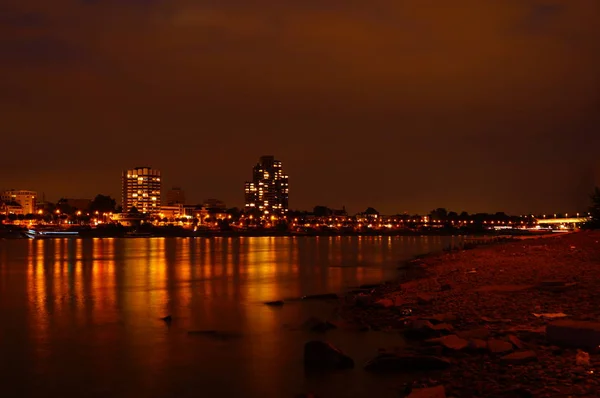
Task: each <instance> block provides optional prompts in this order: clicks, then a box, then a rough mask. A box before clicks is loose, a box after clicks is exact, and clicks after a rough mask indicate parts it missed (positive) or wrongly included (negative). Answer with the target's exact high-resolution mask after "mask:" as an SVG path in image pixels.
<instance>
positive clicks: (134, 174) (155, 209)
mask: <svg viewBox="0 0 600 398" xmlns="http://www.w3.org/2000/svg"><path fill="white" fill-rule="evenodd" d="M263 174H264V175H263ZM269 174H270V175H269ZM252 175H253V181H252V182H249V181H246V182H245V184H244V188H243V194H244V201H243V202H242V205H238V204H237V203H235V204H230V203H227V202H226V201H222V200H221V199H214V197H213V198H211V197H210V196H205V197H204V198H203V199H202V200H196V199H192V200H186V193H185V192H186V189H185V187H181V186H169V185H168V184H167V185H165V184H164V183H163V179H162V176H161V170H160V169H157V168H153V167H151V166H136V167H134V168H132V169H127V170H122V171H121V179H120V182H121V184H120V185H121V195H120V196H118V195H114V194H112V193H107V192H96V193H93V194H91V195H90V197H89V198H85V195H81V194H75V195H73V196H69V195H62V196H60V200H66V201H67V202H70V201H74V202H77V201H86V202H90V201H91V199H93V198H94V197H95V196H96V195H98V194H101V195H104V194H105V195H107V196H110V197H112V198H114V199H115V200H116V201H117V203H119V204H120V205H121V206H122V208H123V211H124V212H128V211H130V210H131V208H132V207H136V209H137V208H138V207H139V208H140V209H141V212H142V213H148V214H158V213H159V212H160V209H161V206H163V207H164V206H170V205H176V204H188V205H189V204H200V203H202V204H203V206H205V205H207V204H209V202H215V203H219V205H218V206H217V207H220V206H223V208H225V203H227V207H230V208H232V207H237V208H239V209H241V210H245V211H249V210H252V208H253V207H254V206H251V203H255V204H257V203H258V201H259V198H260V200H263V199H265V198H266V199H267V200H266V201H265V202H264V203H265V205H264V206H263V205H258V206H257V208H258V209H259V210H260V211H264V210H265V209H266V210H267V211H269V212H272V213H274V214H285V213H287V211H288V210H294V211H311V210H312V209H313V207H319V206H325V207H328V208H331V209H335V208H336V205H333V206H332V205H331V204H326V203H322V202H318V201H317V202H314V203H313V204H312V205H309V206H307V207H305V208H300V207H296V208H289V205H288V200H289V199H288V189H289V188H288V186H289V185H288V175H287V174H283V171H282V162H281V161H279V160H275V157H274V156H272V155H263V156H261V157H260V159H259V162H258V163H257V164H255V166H254V167H253V172H252ZM140 179H141V180H140ZM265 181H266V184H267V186H268V185H269V183H273V182H275V183H276V184H272V186H273V187H275V186H276V187H277V188H276V189H271V190H270V191H269V192H267V191H265V192H264V194H263V192H262V191H261V192H260V194H259V192H258V191H259V189H258V186H259V184H260V185H263V184H264V183H265ZM252 187H254V188H255V189H254V190H252V189H251V188H252ZM0 188H2V187H0ZM251 191H252V192H251ZM0 192H4V193H5V194H3V195H8V193H9V192H13V193H22V194H24V195H31V194H33V195H34V196H33V197H34V203H35V202H36V201H37V202H40V201H43V200H44V199H45V198H46V194H45V192H38V191H35V190H26V189H14V188H10V189H8V190H2V189H0ZM249 194H251V195H253V196H255V197H253V198H252V199H251V200H249ZM138 195H142V197H140V198H138ZM24 197H27V196H24ZM278 197H279V198H280V199H279V201H277V198H278ZM585 197H586V199H587V200H588V201H587V202H586V203H585V204H584V205H582V206H579V207H570V208H568V209H559V210H557V209H551V210H550V211H547V210H545V211H539V210H529V211H522V212H510V211H507V210H506V209H502V208H501V209H495V210H483V211H482V210H477V211H474V210H469V209H466V208H464V207H450V206H445V205H443V204H439V203H438V204H436V205H434V206H432V207H431V208H430V209H429V210H427V209H425V210H422V211H408V210H404V211H400V210H392V211H380V213H382V214H389V215H393V214H428V213H429V212H431V211H432V210H435V209H440V208H443V209H447V210H448V211H453V212H456V213H470V214H477V213H486V214H494V213H506V214H509V215H517V214H521V215H523V214H525V215H527V214H537V215H541V214H546V213H548V214H550V215H551V214H554V213H568V212H571V213H577V212H585V211H587V208H588V205H589V194H588V195H585ZM8 199H10V198H9V197H8V196H6V197H5V196H3V197H2V201H4V202H9V200H8ZM119 199H120V202H119ZM274 199H275V200H274ZM60 200H59V199H57V200H49V202H52V203H54V202H57V201H60ZM2 201H0V203H2ZM269 201H271V205H268V203H269ZM261 203H262V202H261ZM273 203H279V205H278V206H276V207H279V209H277V208H275V209H273V208H272V205H273ZM209 207H211V206H209ZM337 207H340V208H341V207H343V208H346V207H347V206H346V205H341V206H337ZM367 207H371V208H373V207H374V208H377V209H381V207H378V206H376V205H375V206H373V204H371V205H367V206H366V207H363V208H356V209H350V210H351V211H350V213H351V214H358V213H361V212H362V211H364V210H365V209H366V208H367ZM459 209H460V210H459ZM138 210H139V209H138ZM273 210H274V211H273ZM563 210H567V211H566V212H565V211H563Z"/></svg>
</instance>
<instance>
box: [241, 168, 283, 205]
mask: <svg viewBox="0 0 600 398" xmlns="http://www.w3.org/2000/svg"><path fill="white" fill-rule="evenodd" d="M252 175H253V177H252V181H248V182H246V186H245V192H246V206H245V208H246V210H251V209H258V210H260V212H261V213H263V214H275V215H285V214H286V213H287V211H288V176H287V175H285V174H284V173H283V170H282V168H281V162H280V161H279V160H275V157H273V156H262V157H261V158H260V160H259V162H258V164H257V165H256V166H254V169H253V173H252Z"/></svg>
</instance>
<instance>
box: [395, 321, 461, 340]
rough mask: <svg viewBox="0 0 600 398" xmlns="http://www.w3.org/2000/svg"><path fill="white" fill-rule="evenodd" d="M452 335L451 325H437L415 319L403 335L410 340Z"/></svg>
mask: <svg viewBox="0 0 600 398" xmlns="http://www.w3.org/2000/svg"><path fill="white" fill-rule="evenodd" d="M451 333H452V325H449V324H447V323H440V324H437V325H434V324H432V323H431V322H429V321H425V320H422V319H417V320H415V321H413V322H412V323H411V324H410V326H409V328H408V329H407V330H405V331H404V335H405V336H406V337H408V338H412V339H428V338H433V337H440V336H444V335H448V334H451Z"/></svg>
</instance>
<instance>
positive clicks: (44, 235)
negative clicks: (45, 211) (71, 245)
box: [23, 229, 79, 239]
mask: <svg viewBox="0 0 600 398" xmlns="http://www.w3.org/2000/svg"><path fill="white" fill-rule="evenodd" d="M23 233H24V234H25V236H26V237H28V238H30V239H54V238H77V237H79V231H69V230H65V229H28V230H25V231H24V232H23Z"/></svg>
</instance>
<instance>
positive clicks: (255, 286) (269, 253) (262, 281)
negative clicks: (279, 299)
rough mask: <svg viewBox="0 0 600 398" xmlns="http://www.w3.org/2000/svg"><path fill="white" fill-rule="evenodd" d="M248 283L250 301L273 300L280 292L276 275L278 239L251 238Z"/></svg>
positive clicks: (247, 297)
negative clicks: (276, 244)
mask: <svg viewBox="0 0 600 398" xmlns="http://www.w3.org/2000/svg"><path fill="white" fill-rule="evenodd" d="M248 243H249V247H248V263H247V267H248V279H249V280H248V283H247V284H245V286H246V299H247V300H248V301H250V302H257V301H266V300H272V299H274V297H276V296H277V294H278V293H279V292H278V290H279V289H277V284H276V280H275V276H276V268H277V264H276V261H275V259H276V257H275V254H276V250H275V243H276V240H275V238H273V237H260V238H251V239H249V242H248Z"/></svg>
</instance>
